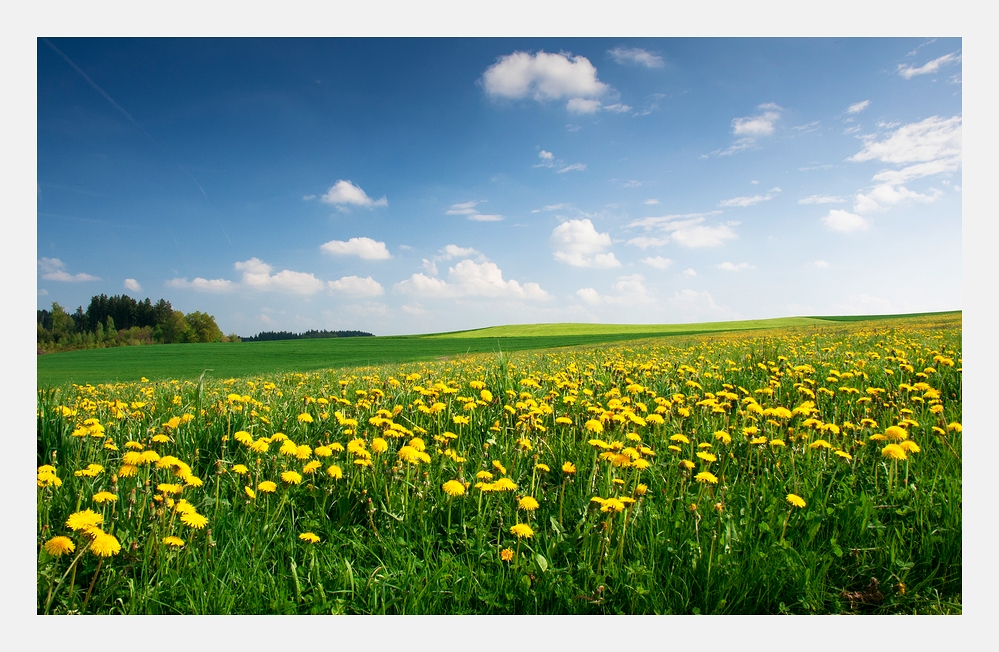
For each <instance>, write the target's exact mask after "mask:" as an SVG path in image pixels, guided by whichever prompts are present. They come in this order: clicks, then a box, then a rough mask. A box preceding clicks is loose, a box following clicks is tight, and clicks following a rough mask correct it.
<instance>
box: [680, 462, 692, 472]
mask: <svg viewBox="0 0 999 652" xmlns="http://www.w3.org/2000/svg"><path fill="white" fill-rule="evenodd" d="M680 468H682V469H687V470H688V471H689V470H691V469H692V468H694V463H693V462H691V461H690V460H680Z"/></svg>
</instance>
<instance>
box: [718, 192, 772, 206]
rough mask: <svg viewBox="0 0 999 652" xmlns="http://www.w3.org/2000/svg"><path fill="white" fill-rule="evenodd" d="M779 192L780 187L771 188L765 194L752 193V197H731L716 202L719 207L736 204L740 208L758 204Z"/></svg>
mask: <svg viewBox="0 0 999 652" xmlns="http://www.w3.org/2000/svg"><path fill="white" fill-rule="evenodd" d="M779 193H780V188H771V189H770V190H769V191H767V194H766V195H753V196H752V197H733V198H732V199H725V200H722V201H721V202H719V203H718V206H719V207H721V208H731V207H733V206H738V207H740V208H746V207H747V206H752V205H753V204H759V203H760V202H763V201H770V200H771V199H773V198H774V197H776V196H777V195H778V194H779Z"/></svg>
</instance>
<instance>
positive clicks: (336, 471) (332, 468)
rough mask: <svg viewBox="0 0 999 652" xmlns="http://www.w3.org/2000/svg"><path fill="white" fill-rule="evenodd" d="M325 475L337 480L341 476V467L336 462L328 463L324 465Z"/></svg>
mask: <svg viewBox="0 0 999 652" xmlns="http://www.w3.org/2000/svg"><path fill="white" fill-rule="evenodd" d="M326 475H328V476H329V477H331V478H333V479H334V480H339V479H340V478H342V477H343V469H341V468H340V467H339V466H337V465H336V464H330V465H329V466H328V467H326Z"/></svg>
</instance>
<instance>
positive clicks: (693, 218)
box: [625, 211, 738, 249]
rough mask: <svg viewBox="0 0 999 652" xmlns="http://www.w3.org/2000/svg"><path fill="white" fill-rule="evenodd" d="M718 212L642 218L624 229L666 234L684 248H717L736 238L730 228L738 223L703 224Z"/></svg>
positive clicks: (633, 221)
mask: <svg viewBox="0 0 999 652" xmlns="http://www.w3.org/2000/svg"><path fill="white" fill-rule="evenodd" d="M720 212H721V211H711V212H709V213H686V214H683V215H663V216H660V217H643V218H640V219H637V220H632V221H631V222H629V223H628V224H627V225H626V227H625V228H635V227H642V228H644V229H645V230H647V231H648V230H650V229H656V230H659V231H661V232H663V233H665V234H667V235H668V236H669V238H670V239H671V240H673V241H674V242H676V243H678V244H680V245H682V246H684V247H690V248H695V249H696V248H700V247H718V246H720V245H722V244H724V243H725V241H726V240H734V239H736V238H737V237H738V236H737V235H736V234H735V231H733V230H732V228H731V227H732V226H735V225H736V224H738V222H729V223H728V224H718V225H714V226H711V225H707V224H704V219H705V216H707V215H716V214H718V213H720ZM635 239H637V238H635ZM629 242H631V241H629Z"/></svg>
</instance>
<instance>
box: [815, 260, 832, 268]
mask: <svg viewBox="0 0 999 652" xmlns="http://www.w3.org/2000/svg"><path fill="white" fill-rule="evenodd" d="M813 264H814V265H815V266H816V267H818V268H819V269H826V268H828V267H829V263H827V262H826V261H824V260H816V261H815V262H814V263H813Z"/></svg>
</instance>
